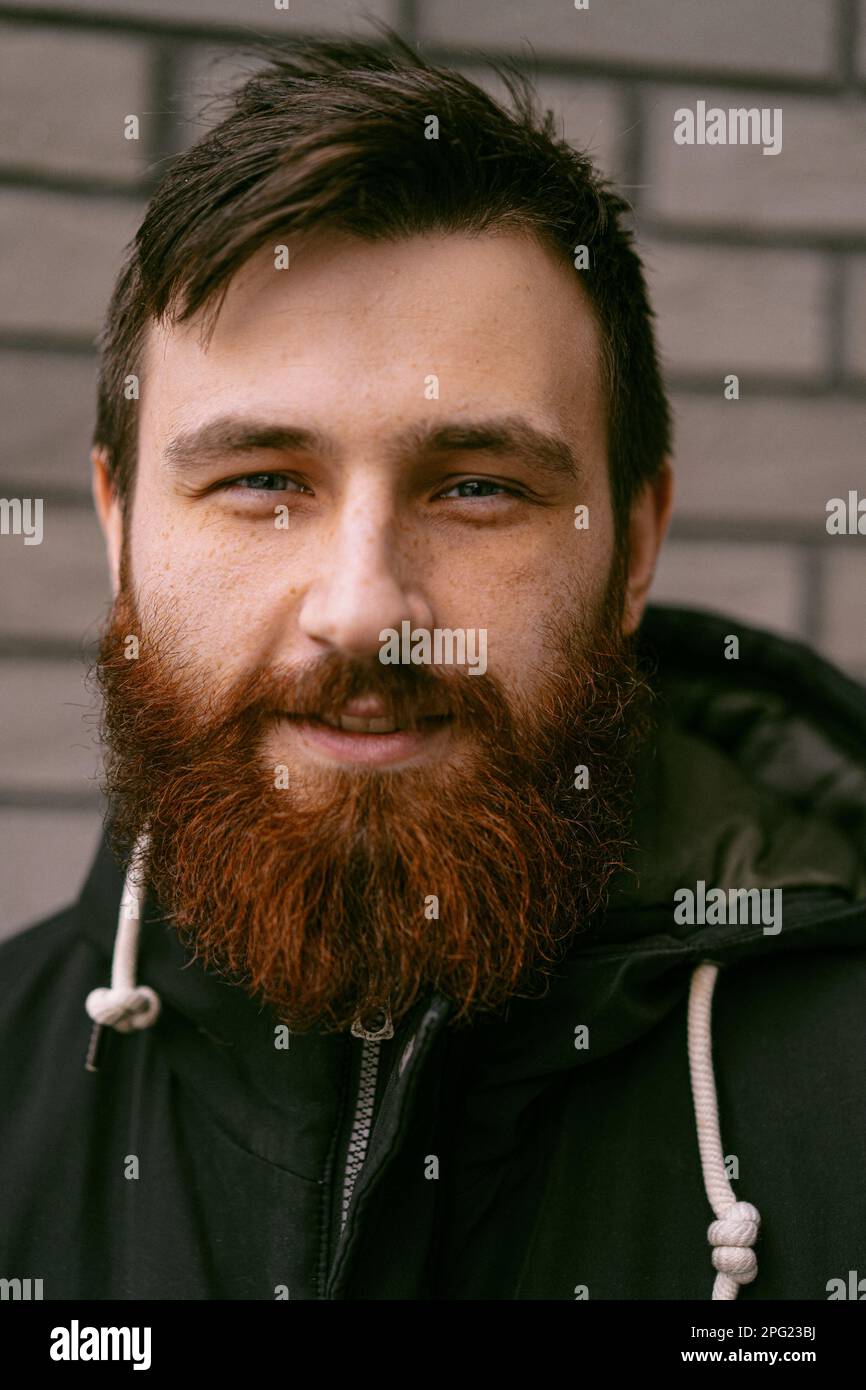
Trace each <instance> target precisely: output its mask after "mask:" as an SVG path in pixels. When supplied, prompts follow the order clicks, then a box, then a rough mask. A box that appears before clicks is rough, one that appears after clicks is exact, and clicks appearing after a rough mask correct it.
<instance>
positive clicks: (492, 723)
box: [224, 652, 510, 731]
mask: <svg viewBox="0 0 866 1390" xmlns="http://www.w3.org/2000/svg"><path fill="white" fill-rule="evenodd" d="M360 700H365V701H370V702H372V703H374V704H375V713H374V717H376V718H380V717H381V718H385V719H388V720H392V721H393V722H394V723H395V724H396V725H397V727H398V728H402V729H420V728H423V727H424V726H429V723H430V722H431V721H444V720H447V721H449V722H451V723H453V724H455V725H457V726H458V727H468V726H471V725H478V724H484V725H485V726H486V727H487V728H488V729H491V730H493V731H495V730H497V729H499V730H504V729H505V727H507V725H508V724H509V723H510V713H509V703H508V698H507V697H506V694H505V691H504V689H503V687H502V685H501V682H500V681H499V680H498V679H497V677H496V676H494V675H491V674H489V673H487V674H485V675H482V676H479V675H477V674H476V675H470V674H469V673H468V672H467V671H464V670H462V669H456V668H448V667H434V666H430V667H418V666H409V665H406V666H398V665H387V666H386V665H383V664H382V662H380V661H379V660H378V658H377V657H375V656H373V657H347V656H345V655H344V654H341V653H339V652H330V653H327V654H326V655H324V656H322V657H318V658H316V659H315V660H314V661H311V662H307V663H304V664H303V665H301V666H299V667H296V668H294V669H291V670H287V669H285V668H279V667H276V668H274V667H268V668H259V669H257V670H255V671H253V672H252V673H250V675H249V676H248V677H246V678H245V679H244V680H243V681H242V682H241V683H240V685H239V686H237V687H236V688H235V690H234V692H233V694H232V695H231V697H230V699H229V701H228V708H227V710H226V711H225V714H224V718H225V719H226V720H227V721H228V722H232V723H234V722H238V721H245V720H249V721H254V720H255V721H259V722H260V721H262V720H267V719H269V718H275V717H286V716H288V717H289V718H293V719H297V720H305V719H318V720H322V719H324V720H326V721H333V722H337V721H338V720H339V718H340V715H341V714H342V712H343V711H344V710H345V708H346V706H347V705H349V704H351V703H352V702H356V701H360Z"/></svg>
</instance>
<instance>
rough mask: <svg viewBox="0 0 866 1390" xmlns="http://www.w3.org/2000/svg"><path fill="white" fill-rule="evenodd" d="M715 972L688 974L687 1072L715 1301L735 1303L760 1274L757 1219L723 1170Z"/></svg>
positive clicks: (705, 968) (700, 969)
mask: <svg viewBox="0 0 866 1390" xmlns="http://www.w3.org/2000/svg"><path fill="white" fill-rule="evenodd" d="M718 974H719V967H718V966H717V965H713V964H711V963H710V962H709V961H704V962H702V963H701V964H700V965H699V966H697V967H696V969H695V970H694V972H693V974H692V983H691V989H690V991H689V1022H688V1037H689V1069H690V1071H691V1078H692V1098H693V1100H694V1105H695V1120H696V1121H697V1129H698V1148H699V1149H700V1154H701V1167H702V1169H703V1174H704V1187H705V1188H706V1193H707V1197H708V1199H709V1203H710V1206H711V1207H712V1209H713V1211H714V1212H715V1213H716V1216H717V1218H718V1219H717V1220H716V1221H713V1222H712V1224H711V1225H710V1228H709V1230H708V1231H707V1239H708V1240H709V1242H710V1244H711V1245H712V1247H713V1268H714V1269H715V1270H716V1271H717V1274H716V1280H715V1283H714V1285H713V1299H734V1298H736V1297H737V1294H738V1293H739V1291H740V1285H741V1284H751V1282H752V1280H753V1279H754V1278H755V1276H756V1275H757V1273H758V1261H757V1259H756V1257H755V1252H754V1250H753V1249H752V1246H753V1245H754V1243H755V1240H756V1239H757V1236H758V1228H759V1226H760V1224H761V1216H760V1213H759V1212H758V1210H757V1208H756V1207H753V1206H752V1204H751V1202H738V1201H737V1197H736V1193H735V1192H734V1189H733V1188H732V1187H731V1184H730V1183H729V1181H728V1175H727V1172H726V1171H725V1156H724V1153H723V1151H722V1138H721V1134H720V1132H719V1104H718V1100H717V1097H716V1082H715V1077H714V1075H713V1035H712V1007H713V990H714V988H715V984H716V979H717V978H718Z"/></svg>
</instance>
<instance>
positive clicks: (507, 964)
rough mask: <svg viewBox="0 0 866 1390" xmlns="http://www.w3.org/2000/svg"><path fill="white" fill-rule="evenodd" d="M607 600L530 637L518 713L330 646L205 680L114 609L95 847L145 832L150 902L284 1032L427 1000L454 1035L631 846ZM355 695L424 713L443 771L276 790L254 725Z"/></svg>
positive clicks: (104, 663) (460, 684)
mask: <svg viewBox="0 0 866 1390" xmlns="http://www.w3.org/2000/svg"><path fill="white" fill-rule="evenodd" d="M621 593H622V587H621V581H620V582H619V583H617V584H616V585H614V584H612V585H611V588H610V590H609V592H608V595H607V596H606V598H605V600H604V602H603V603H602V605H601V606H600V609H599V612H598V613H597V614H595V615H594V621H593V623H592V626H591V630H590V631H588V632H586V633H578V632H576V631H575V630H574V628H572V629H571V630H570V631H568V632H564V631H559V632H556V633H552V634H551V641H550V642H549V643H548V648H547V649H548V650H549V651H550V652H551V653H552V659H551V669H550V670H549V671H547V672H545V673H544V678H543V684H542V687H541V689H540V690H539V692H538V694H537V695H535V696H534V697H533V701H532V705H531V707H529V708H528V707H525V706H524V705H523V704H522V703H520V702H517V701H511V702H510V701H509V698H508V697H507V696H506V694H505V691H504V690H503V688H502V685H501V683H500V682H499V680H498V679H497V678H496V677H495V676H494V675H491V674H489V673H488V674H486V675H481V676H479V675H470V674H468V673H467V672H465V671H459V670H453V669H452V670H446V669H442V668H431V667H426V668H424V667H414V666H383V665H382V664H381V663H380V662H379V660H378V659H377V658H376V657H373V658H371V659H363V660H354V659H349V658H346V657H343V656H341V655H339V654H336V653H332V654H329V655H327V656H325V657H324V658H322V659H320V660H317V661H316V662H315V663H314V664H310V665H307V666H304V667H302V668H299V669H296V670H294V671H292V672H291V673H288V674H287V673H285V672H279V671H277V670H259V671H257V672H255V673H254V674H253V675H252V676H251V677H250V678H249V679H247V680H245V681H244V682H243V683H241V684H235V686H234V687H232V688H230V689H226V688H217V687H216V686H215V685H214V683H213V682H212V681H210V682H209V681H208V678H207V672H206V671H205V670H202V669H201V668H200V667H199V668H197V667H196V664H195V663H194V662H193V661H191V659H190V657H189V655H188V654H186V653H184V652H183V651H182V648H181V646H180V644H179V643H178V641H177V637H176V635H175V634H174V633H173V632H172V630H171V625H170V623H169V622H168V620H167V618H166V617H165V616H163V615H161V614H157V615H152V616H149V618H148V621H147V622H146V623H144V622H143V621H142V618H141V617H140V615H139V614H138V613H137V612H136V609H135V606H134V604H133V602H132V600H131V599H130V598H129V596H128V595H127V594H125V593H122V594H121V595H120V597H119V598H118V600H117V602H116V604H115V607H114V610H113V612H112V614H111V619H110V622H109V626H108V629H107V631H106V633H105V635H104V637H103V640H102V644H101V648H100V655H99V665H98V668H97V676H98V680H99V684H100V686H101V688H102V692H103V696H104V722H103V730H104V735H105V741H106V744H107V750H108V751H107V757H106V777H105V781H106V792H107V794H108V796H109V800H110V806H111V812H112V822H111V833H112V838H113V841H114V843H115V845H116V847H117V849H118V850H119V851H120V852H122V853H128V851H129V849H130V848H131V846H132V844H133V843H134V841H135V840H136V839H137V837H138V836H139V835H140V834H141V833H142V831H144V830H145V828H146V829H147V831H148V833H149V852H148V854H147V857H146V860H145V869H146V879H147V883H148V887H149V889H150V891H151V892H152V894H153V895H154V897H155V899H156V902H157V903H158V904H159V907H160V910H161V911H162V912H163V913H164V914H165V915H166V916H167V917H169V918H170V919H171V920H173V922H174V923H175V925H176V927H177V929H178V932H179V934H180V935H181V938H182V939H183V940H184V942H185V943H186V944H187V945H189V946H190V947H191V948H192V949H193V950H194V952H195V953H196V954H197V955H198V956H199V957H200V959H201V960H202V961H203V963H204V964H205V965H206V966H207V967H209V968H210V969H213V970H216V971H217V972H219V973H221V974H224V975H227V976H228V977H230V978H233V979H235V980H237V981H238V982H240V983H241V984H242V985H243V986H244V988H246V989H247V991H248V992H249V993H250V994H251V995H252V996H255V997H256V998H257V999H259V1000H260V1001H261V1002H262V1003H265V1004H268V1005H271V1006H272V1007H273V1008H274V1009H275V1010H276V1012H277V1015H278V1016H279V1017H280V1018H282V1019H284V1020H285V1022H286V1023H288V1025H289V1026H290V1028H292V1029H293V1030H294V1031H296V1032H302V1031H306V1030H307V1029H310V1028H313V1027H317V1028H320V1029H322V1030H323V1031H335V1030H343V1029H347V1028H348V1027H350V1026H351V1024H352V1023H353V1022H354V1021H355V1020H356V1019H357V1018H359V1017H360V1018H361V1019H364V1020H369V1019H374V1018H377V1017H379V1016H380V1015H381V1011H383V1010H385V1009H386V1008H387V1009H390V1012H391V1015H392V1018H393V1019H394V1021H395V1023H396V1021H397V1020H398V1019H399V1018H400V1017H401V1016H402V1015H403V1014H404V1013H405V1012H406V1010H408V1009H409V1008H410V1007H411V1006H412V1004H413V1003H414V1002H415V1001H416V999H417V998H418V997H419V995H420V994H421V993H422V992H423V991H429V990H431V989H434V988H435V989H438V990H439V991H440V992H441V993H443V994H444V995H446V996H447V997H448V998H449V999H451V1000H452V1001H453V1003H454V1005H455V1013H454V1016H453V1022H459V1021H460V1020H461V1019H464V1020H465V1019H467V1018H468V1017H469V1016H470V1015H471V1014H472V1013H474V1012H476V1011H487V1010H491V1009H496V1008H498V1007H500V1006H501V1005H502V1004H503V1003H504V1002H505V1001H506V1000H507V999H508V998H509V997H511V996H512V995H514V994H516V993H518V992H523V993H527V992H532V991H534V989H535V988H536V987H543V980H544V975H545V973H546V970H545V967H547V966H549V965H550V964H552V963H555V962H556V961H557V960H558V959H560V958H561V957H562V955H563V953H564V950H565V947H566V946H567V944H568V943H569V942H570V941H571V940H572V938H573V937H574V936H575V934H576V933H578V932H580V931H581V929H583V928H585V927H586V926H587V925H588V923H589V921H590V918H591V917H592V916H593V915H594V914H595V913H596V912H598V911H599V910H600V909H601V908H602V906H603V903H604V899H605V893H606V888H607V885H608V883H609V880H610V879H611V877H612V875H613V874H614V873H615V872H616V871H617V870H618V869H620V868H621V867H622V861H623V855H624V852H625V850H626V848H627V846H628V839H627V828H628V817H629V811H630V802H631V788H632V784H633V777H632V762H633V758H634V753H635V751H636V748H637V746H638V745H639V742H640V740H641V737H642V735H643V732H644V729H645V725H646V718H645V712H646V701H645V700H644V698H643V696H644V695H645V694H646V692H647V687H646V685H645V683H644V681H643V678H642V676H641V675H640V673H639V671H638V669H637V664H636V661H635V656H634V652H633V649H632V644H631V643H630V642H629V641H627V640H624V639H623V638H622V637H621V635H620V613H621ZM131 633H135V634H137V635H138V636H139V639H140V653H141V654H140V656H139V657H138V659H137V660H127V659H126V657H125V642H124V639H125V638H126V637H127V635H128V634H131ZM363 693H369V694H374V695H378V696H380V697H381V698H382V699H383V700H385V701H386V702H387V706H388V709H389V712H390V713H391V714H392V716H393V717H395V718H396V719H397V722H398V723H400V724H403V725H406V724H410V725H411V722H412V720H413V719H414V718H417V717H419V715H420V714H422V713H424V712H426V711H430V710H432V709H437V710H441V709H442V707H443V705H444V706H445V707H446V708H447V709H448V711H449V712H450V719H451V727H452V731H453V734H454V736H455V740H456V741H455V743H454V745H453V747H454V755H453V756H452V757H451V758H446V759H444V760H443V761H442V762H441V763H437V764H433V765H427V766H419V767H409V768H402V769H397V770H392V771H390V772H388V771H379V770H376V771H370V770H351V771H348V770H343V769H340V768H334V769H333V770H332V769H330V768H328V767H321V768H314V769H313V770H312V772H309V771H307V770H306V769H305V771H304V774H303V776H302V777H298V778H297V779H296V780H294V781H293V780H292V776H293V773H292V769H289V773H290V776H289V786H288V787H287V788H281V787H278V786H276V785H275V769H274V766H273V764H269V763H268V762H267V761H266V759H265V757H264V755H263V752H262V743H263V737H264V735H265V734H266V733H267V732H268V730H269V728H271V727H272V726H273V721H274V719H275V717H276V713H275V712H276V711H277V710H292V711H297V712H307V713H332V712H336V711H337V710H338V709H339V708H340V707H341V705H343V704H344V703H345V702H346V701H347V700H349V699H351V698H352V697H354V696H357V695H360V694H363ZM579 764H584V765H586V767H587V768H588V774H589V786H588V788H587V789H585V790H578V789H575V785H574V782H575V768H576V766H577V765H579Z"/></svg>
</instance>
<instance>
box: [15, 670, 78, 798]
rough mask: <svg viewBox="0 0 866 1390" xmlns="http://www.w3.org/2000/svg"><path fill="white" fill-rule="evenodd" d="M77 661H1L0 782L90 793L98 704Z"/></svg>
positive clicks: (30, 788)
mask: <svg viewBox="0 0 866 1390" xmlns="http://www.w3.org/2000/svg"><path fill="white" fill-rule="evenodd" d="M84 675H85V667H84V665H83V663H81V662H78V661H40V662H33V661H20V662H19V661H0V713H2V719H0V785H2V788H3V790H4V791H5V792H10V791H37V790H39V791H57V790H71V791H75V792H80V793H82V794H87V793H91V794H92V793H94V792H95V791H96V789H97V786H98V782H97V781H96V780H95V778H96V774H97V772H98V768H99V748H98V742H97V736H96V723H95V719H96V715H97V713H98V704H97V701H96V698H95V696H94V695H92V694H91V693H90V692H89V691H88V690H87V689H86V688H85V685H84Z"/></svg>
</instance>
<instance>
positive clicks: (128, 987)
mask: <svg viewBox="0 0 866 1390" xmlns="http://www.w3.org/2000/svg"><path fill="white" fill-rule="evenodd" d="M146 850H147V837H146V836H145V835H142V836H141V837H140V838H139V839H138V840H137V842H136V844H135V847H134V849H133V851H132V855H131V856H130V861H129V868H128V869H127V872H126V880H125V882H124V885H123V896H122V897H121V900H120V914H119V916H118V920H117V934H116V935H115V938H114V956H113V958H112V962H111V986H110V988H109V989H105V988H101V989H93V990H91V991H90V993H89V994H88V996H87V999H86V1001H85V1008H86V1009H87V1012H88V1014H89V1015H90V1017H91V1018H92V1019H93V1022H94V1024H95V1027H94V1030H93V1036H92V1037H91V1041H90V1049H89V1051H88V1057H87V1063H86V1066H87V1070H88V1071H95V1070H96V1064H95V1053H96V1045H97V1042H98V1040H99V1035H100V1031H101V1029H102V1028H103V1027H107V1028H116V1029H117V1031H118V1032H119V1033H129V1032H131V1031H132V1030H133V1029H137V1028H149V1027H150V1026H151V1024H152V1023H155V1022H156V1019H157V1017H158V1015H159V1010H160V1001H159V995H158V994H157V993H156V991H155V990H152V989H150V987H149V986H148V985H138V984H136V982H135V974H136V967H137V964H138V941H139V935H140V931H141V914H142V911H143V908H144V893H145V889H144V879H143V863H144V856H145V853H146Z"/></svg>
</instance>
